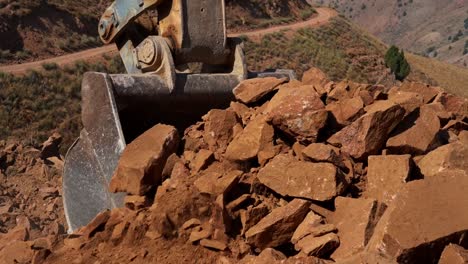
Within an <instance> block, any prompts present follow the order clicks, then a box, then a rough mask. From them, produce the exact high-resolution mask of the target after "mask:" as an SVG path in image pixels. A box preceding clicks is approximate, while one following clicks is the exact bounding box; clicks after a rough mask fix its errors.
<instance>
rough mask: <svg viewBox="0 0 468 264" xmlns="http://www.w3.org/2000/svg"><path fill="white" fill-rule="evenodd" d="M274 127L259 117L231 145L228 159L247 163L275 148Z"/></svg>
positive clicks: (262, 117) (228, 150)
mask: <svg viewBox="0 0 468 264" xmlns="http://www.w3.org/2000/svg"><path fill="white" fill-rule="evenodd" d="M274 134H275V131H274V129H273V127H272V126H271V125H270V124H268V123H267V122H266V118H265V117H264V116H258V117H256V118H255V119H254V120H252V121H250V123H249V124H248V125H247V126H246V127H245V128H244V130H243V131H242V132H241V133H240V134H239V135H238V136H237V137H236V138H234V140H232V142H231V143H230V144H229V146H228V148H227V150H226V158H227V159H229V160H235V161H246V160H249V159H252V158H255V157H256V156H257V155H258V153H259V152H260V151H262V150H267V149H271V148H272V147H273V136H274Z"/></svg>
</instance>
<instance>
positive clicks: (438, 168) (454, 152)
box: [418, 142, 468, 178]
mask: <svg viewBox="0 0 468 264" xmlns="http://www.w3.org/2000/svg"><path fill="white" fill-rule="evenodd" d="M418 167H419V169H420V170H421V173H422V174H423V175H424V177H425V178H427V177H434V176H436V175H437V174H439V173H442V172H456V171H458V172H461V173H463V174H468V145H467V144H464V143H463V142H454V143H450V144H448V145H444V146H441V147H439V148H437V149H435V150H433V151H431V152H429V153H428V154H427V155H426V156H424V158H422V159H421V160H420V161H419V162H418Z"/></svg>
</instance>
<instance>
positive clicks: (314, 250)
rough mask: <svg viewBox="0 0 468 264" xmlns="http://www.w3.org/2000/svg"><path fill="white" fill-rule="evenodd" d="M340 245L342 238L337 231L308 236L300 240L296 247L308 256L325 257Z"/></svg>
mask: <svg viewBox="0 0 468 264" xmlns="http://www.w3.org/2000/svg"><path fill="white" fill-rule="evenodd" d="M339 245H340V239H339V237H338V235H337V234H335V233H328V234H325V235H323V236H318V237H314V236H311V235H309V236H306V237H304V238H303V239H301V240H299V242H297V244H296V245H295V246H294V248H295V249H296V250H298V251H301V253H303V254H305V255H306V256H316V257H323V256H326V255H327V254H329V253H330V252H333V250H335V249H336V248H337V247H338V246H339Z"/></svg>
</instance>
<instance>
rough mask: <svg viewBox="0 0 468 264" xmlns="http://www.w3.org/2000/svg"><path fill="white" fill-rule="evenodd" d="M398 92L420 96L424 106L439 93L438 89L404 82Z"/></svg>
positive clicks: (422, 84)
mask: <svg viewBox="0 0 468 264" xmlns="http://www.w3.org/2000/svg"><path fill="white" fill-rule="evenodd" d="M399 91H402V92H412V93H417V94H420V95H421V96H422V97H423V102H424V103H425V104H427V103H430V102H431V101H432V100H433V99H434V98H435V97H436V96H437V95H438V94H439V92H440V90H439V89H437V88H435V87H432V86H429V85H427V84H424V83H418V82H404V83H403V84H402V85H401V87H400V88H399Z"/></svg>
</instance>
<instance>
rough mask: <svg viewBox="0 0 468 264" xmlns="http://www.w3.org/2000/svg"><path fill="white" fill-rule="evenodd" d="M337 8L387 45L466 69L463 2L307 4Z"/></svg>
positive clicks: (467, 18)
mask: <svg viewBox="0 0 468 264" xmlns="http://www.w3.org/2000/svg"><path fill="white" fill-rule="evenodd" d="M309 3H312V4H314V5H325V6H332V7H334V8H336V9H337V10H338V11H339V12H340V13H342V14H343V15H344V16H346V17H347V18H350V19H352V20H353V21H354V22H356V23H357V24H359V25H360V26H362V27H364V28H365V29H367V30H368V31H369V32H370V33H372V34H374V35H376V36H377V37H379V38H381V39H382V40H383V41H384V42H386V43H388V44H396V45H398V46H400V47H402V48H404V49H405V50H409V51H411V52H414V53H418V54H421V55H425V56H430V57H435V58H437V59H439V60H442V61H446V62H449V63H453V64H456V65H458V66H462V67H466V63H468V44H467V48H466V49H465V43H467V42H468V2H467V1H466V0H397V1H387V0H373V1H367V0H354V1H341V0H309ZM465 50H466V51H465Z"/></svg>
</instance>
